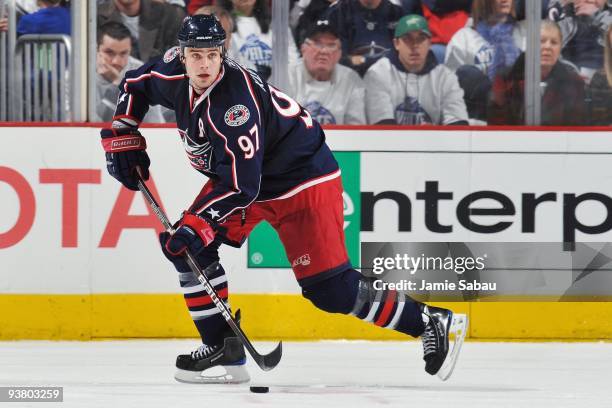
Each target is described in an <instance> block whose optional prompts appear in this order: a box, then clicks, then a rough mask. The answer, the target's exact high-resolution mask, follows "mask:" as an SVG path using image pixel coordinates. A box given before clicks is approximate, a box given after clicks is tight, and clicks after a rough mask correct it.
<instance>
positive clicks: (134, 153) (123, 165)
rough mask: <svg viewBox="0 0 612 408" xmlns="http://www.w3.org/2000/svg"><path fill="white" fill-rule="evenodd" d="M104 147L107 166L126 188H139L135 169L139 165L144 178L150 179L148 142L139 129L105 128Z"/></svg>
mask: <svg viewBox="0 0 612 408" xmlns="http://www.w3.org/2000/svg"><path fill="white" fill-rule="evenodd" d="M100 136H102V147H104V151H105V152H106V168H107V169H108V172H109V174H110V175H111V176H113V177H114V178H116V179H117V180H119V182H120V183H121V184H123V185H124V186H125V187H126V188H129V189H130V190H134V191H137V190H138V180H137V179H136V177H135V174H134V171H135V169H136V168H137V167H138V168H140V172H141V175H142V178H143V179H145V180H148V179H149V166H150V165H151V160H149V155H147V152H146V150H145V149H146V148H147V142H146V141H145V138H144V137H142V135H141V134H140V132H139V131H138V129H131V128H116V129H115V128H105V129H102V130H101V131H100Z"/></svg>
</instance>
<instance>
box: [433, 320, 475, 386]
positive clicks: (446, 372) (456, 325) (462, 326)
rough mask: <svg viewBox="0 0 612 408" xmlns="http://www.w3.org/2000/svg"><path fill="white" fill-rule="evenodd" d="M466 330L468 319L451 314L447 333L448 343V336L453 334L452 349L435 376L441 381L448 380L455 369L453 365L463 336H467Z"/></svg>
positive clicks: (459, 350)
mask: <svg viewBox="0 0 612 408" xmlns="http://www.w3.org/2000/svg"><path fill="white" fill-rule="evenodd" d="M467 328H468V317H467V315H464V314H453V320H452V322H451V327H450V331H449V341H450V336H451V335H453V334H454V337H455V341H454V342H453V346H452V349H451V350H449V351H448V354H447V355H446V358H445V359H444V363H442V367H440V370H438V373H437V374H436V375H437V376H438V378H440V379H441V380H442V381H446V380H448V378H449V377H450V376H451V374H452V373H453V370H454V369H455V364H457V359H458V358H459V353H460V352H461V346H462V345H463V340H464V339H465V335H466V334H467Z"/></svg>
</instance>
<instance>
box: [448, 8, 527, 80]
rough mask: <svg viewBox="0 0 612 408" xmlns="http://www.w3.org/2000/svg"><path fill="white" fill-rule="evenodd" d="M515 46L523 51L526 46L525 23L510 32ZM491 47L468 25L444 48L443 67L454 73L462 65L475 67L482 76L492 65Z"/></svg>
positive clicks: (522, 22) (518, 23) (519, 24)
mask: <svg viewBox="0 0 612 408" xmlns="http://www.w3.org/2000/svg"><path fill="white" fill-rule="evenodd" d="M512 37H513V38H514V43H515V44H516V46H517V47H518V48H519V49H521V50H522V51H525V48H526V46H527V40H526V38H527V23H526V22H525V21H524V20H523V21H519V22H517V23H516V25H515V26H514V30H513V32H512ZM493 52H494V51H493V46H492V45H491V44H490V43H489V42H488V41H487V40H485V39H484V38H483V37H482V36H481V35H480V34H479V33H478V31H476V30H475V29H474V28H473V27H472V23H471V20H470V21H469V22H468V25H467V26H465V27H463V28H462V29H461V30H459V31H457V32H456V33H455V35H453V37H452V38H451V40H450V42H449V43H448V45H447V46H446V56H445V58H444V65H446V66H447V67H449V68H450V69H452V70H453V71H456V70H457V68H459V67H460V66H462V65H475V66H476V67H478V69H480V70H481V71H482V72H483V73H484V74H486V73H487V70H488V68H489V67H490V66H491V64H492V63H493Z"/></svg>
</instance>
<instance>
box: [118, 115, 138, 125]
mask: <svg viewBox="0 0 612 408" xmlns="http://www.w3.org/2000/svg"><path fill="white" fill-rule="evenodd" d="M122 119H125V120H122ZM116 120H117V121H120V122H124V123H126V124H128V125H130V126H136V127H138V126H139V125H140V121H139V120H138V119H137V118H135V117H133V116H130V115H116V116H113V122H114V121H116ZM129 121H132V122H134V123H130V122H129Z"/></svg>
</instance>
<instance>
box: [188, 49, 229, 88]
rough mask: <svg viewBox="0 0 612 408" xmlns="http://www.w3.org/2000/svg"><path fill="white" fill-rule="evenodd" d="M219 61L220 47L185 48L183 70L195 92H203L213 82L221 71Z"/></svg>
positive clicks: (220, 60)
mask: <svg viewBox="0 0 612 408" xmlns="http://www.w3.org/2000/svg"><path fill="white" fill-rule="evenodd" d="M221 62H222V58H221V49H220V48H190V47H186V48H185V58H184V63H185V70H186V71H187V76H188V77H189V81H190V83H191V86H193V88H194V90H195V91H196V92H197V93H203V92H204V91H205V90H206V88H208V87H209V86H211V85H212V83H213V82H215V80H216V79H217V76H218V75H219V71H221Z"/></svg>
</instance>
